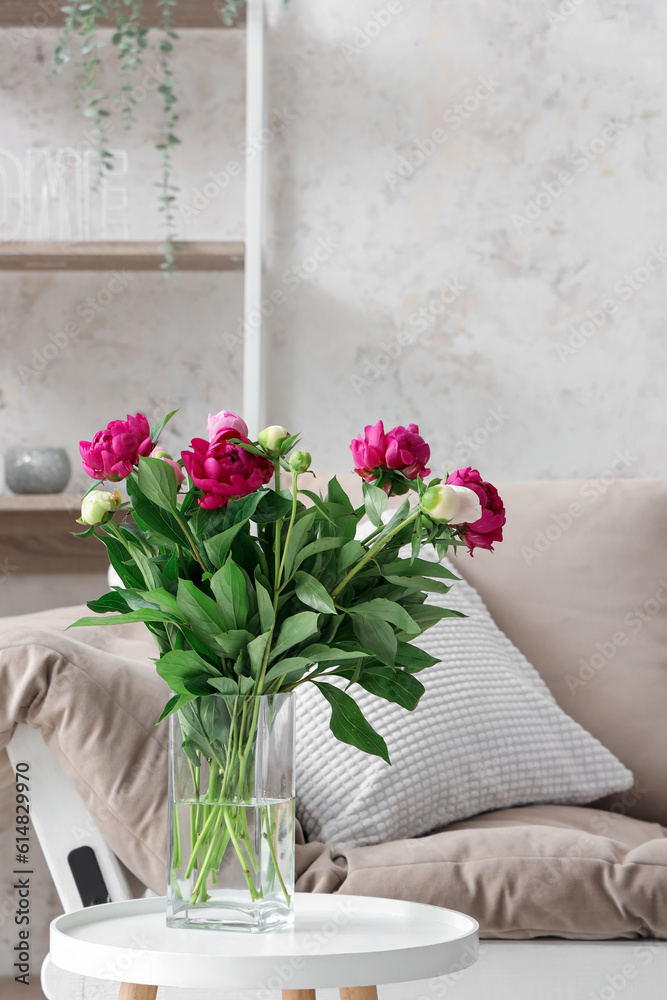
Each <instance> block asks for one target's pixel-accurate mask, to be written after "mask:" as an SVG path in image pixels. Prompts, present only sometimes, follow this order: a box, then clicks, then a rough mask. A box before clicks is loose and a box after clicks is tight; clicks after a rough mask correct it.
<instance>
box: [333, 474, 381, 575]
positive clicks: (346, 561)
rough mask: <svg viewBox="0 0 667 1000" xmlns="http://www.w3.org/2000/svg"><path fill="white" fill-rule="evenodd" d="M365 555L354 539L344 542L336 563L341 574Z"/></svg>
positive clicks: (362, 548) (361, 546) (360, 545)
mask: <svg viewBox="0 0 667 1000" xmlns="http://www.w3.org/2000/svg"><path fill="white" fill-rule="evenodd" d="M380 492H382V491H380ZM366 554H367V551H366V549H365V548H364V547H363V545H362V544H361V542H358V541H357V540H356V539H355V538H352V539H351V540H350V541H348V542H345V544H344V545H343V547H342V549H341V550H340V559H339V562H338V565H339V567H340V570H341V572H344V571H345V570H346V569H349V567H350V566H354V564H355V563H356V562H359V560H360V559H363V557H364V556H365V555H366Z"/></svg>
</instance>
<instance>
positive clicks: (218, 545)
mask: <svg viewBox="0 0 667 1000" xmlns="http://www.w3.org/2000/svg"><path fill="white" fill-rule="evenodd" d="M247 523H248V522H247V520H245V521H239V522H238V523H237V524H233V525H232V526H231V528H227V529H226V531H221V532H220V533H219V534H218V535H213V537H212V538H207V539H206V541H205V542H204V548H205V549H206V553H207V555H208V556H209V558H210V560H211V562H212V563H213V565H214V566H215V568H216V569H220V567H221V566H222V565H224V562H225V559H226V558H227V554H228V552H229V550H230V548H231V547H232V542H233V541H234V539H235V538H236V536H237V535H238V533H239V531H240V530H241V528H242V527H243V526H244V525H245V524H247Z"/></svg>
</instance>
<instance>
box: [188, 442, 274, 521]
mask: <svg viewBox="0 0 667 1000" xmlns="http://www.w3.org/2000/svg"><path fill="white" fill-rule="evenodd" d="M231 438H238V439H240V440H241V441H243V442H244V443H246V444H250V442H249V441H248V438H247V436H246V435H245V434H241V433H239V431H238V430H237V429H236V428H233V427H227V428H226V429H223V430H221V431H219V433H218V434H217V435H216V436H215V437H214V439H213V440H212V441H204V439H203V438H194V439H193V441H192V444H191V447H192V451H183V452H181V457H182V459H183V465H184V466H185V470H186V472H187V473H188V475H189V476H190V479H191V480H192V482H193V483H194V484H195V486H198V487H199V489H200V490H203V491H204V496H203V497H202V498H201V499H200V501H199V506H200V507H204V508H206V509H207V510H213V509H214V508H215V507H224V506H225V504H227V503H229V501H230V500H236V499H237V498H238V497H245V496H247V495H248V494H249V493H254V492H255V490H258V489H259V488H260V486H264V485H265V483H268V482H269V480H270V479H271V476H272V475H273V462H270V461H269V460H268V458H262V457H261V456H260V455H252V454H251V453H250V452H249V451H245V449H244V448H241V446H240V445H238V444H231V443H230V439H231Z"/></svg>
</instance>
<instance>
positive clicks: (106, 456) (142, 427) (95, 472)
mask: <svg viewBox="0 0 667 1000" xmlns="http://www.w3.org/2000/svg"><path fill="white" fill-rule="evenodd" d="M152 448H153V442H152V441H151V430H150V426H149V424H148V421H147V420H146V417H145V416H144V415H143V413H137V415H136V417H131V416H130V414H129V413H128V415H127V420H112V421H111V423H110V424H107V426H106V427H105V428H104V430H101V431H98V432H97V434H96V435H95V437H94V438H93V440H92V441H80V442H79V451H80V452H81V458H82V463H81V464H82V465H83V467H84V469H85V471H86V472H87V474H88V475H89V476H90V477H91V478H92V479H109V480H110V481H111V482H112V483H116V482H118V480H119V479H127V477H128V476H129V474H130V473H131V472H132V469H133V468H134V467H135V465H137V463H138V462H139V459H140V458H142V457H143V456H145V455H148V454H150V452H151V450H152Z"/></svg>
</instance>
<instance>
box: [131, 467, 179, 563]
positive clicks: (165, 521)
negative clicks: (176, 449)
mask: <svg viewBox="0 0 667 1000" xmlns="http://www.w3.org/2000/svg"><path fill="white" fill-rule="evenodd" d="M155 461H158V459H156V460H155ZM162 465H166V462H162ZM126 486H127V493H128V496H129V498H130V500H131V502H132V510H133V513H134V515H135V520H137V521H141V522H142V525H145V526H146V527H147V528H150V529H152V530H153V531H156V532H157V533H158V534H159V535H161V536H162V537H163V538H165V539H167V540H168V541H170V542H172V543H175V544H176V545H182V546H185V545H187V539H186V537H185V534H184V532H183V529H182V528H181V526H180V524H179V523H178V521H177V520H176V518H175V517H174V516H173V514H171V513H170V512H169V511H168V510H165V509H163V508H162V507H161V506H157V507H156V506H155V504H154V503H152V502H151V501H150V500H149V499H148V498H147V497H146V496H144V494H143V492H142V490H141V487H140V485H139V482H138V480H137V479H136V478H135V477H134V476H129V478H128V479H127V481H126Z"/></svg>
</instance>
